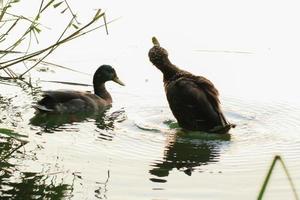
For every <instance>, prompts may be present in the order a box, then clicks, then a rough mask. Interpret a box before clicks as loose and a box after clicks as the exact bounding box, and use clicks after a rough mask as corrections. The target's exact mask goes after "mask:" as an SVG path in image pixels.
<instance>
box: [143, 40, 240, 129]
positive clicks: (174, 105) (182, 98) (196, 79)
mask: <svg viewBox="0 0 300 200" xmlns="http://www.w3.org/2000/svg"><path fill="white" fill-rule="evenodd" d="M152 43H153V47H152V48H151V49H150V50H149V52H148V57H149V60H150V62H151V63H152V64H153V65H154V66H155V67H156V68H157V69H158V70H160V71H161V72H162V74H163V83H164V89H165V94H166V97H167V101H168V103H169V107H170V109H171V111H172V113H173V115H174V117H175V118H176V120H177V122H178V125H179V126H180V127H181V128H183V129H186V130H188V131H202V132H206V133H219V134H226V133H228V132H229V130H230V129H231V128H234V127H235V125H234V124H231V123H229V122H228V121H227V120H226V118H225V116H224V114H223V112H222V109H221V106H220V99H219V92H218V90H217V89H216V87H215V86H214V84H213V83H212V82H211V81H210V80H208V79H207V78H205V77H203V76H197V75H194V74H192V73H190V72H188V71H185V70H182V69H180V68H179V67H177V66H176V65H174V64H173V63H172V62H171V61H170V59H169V54H168V51H167V50H166V49H164V48H163V47H161V46H160V43H159V42H158V40H157V39H156V38H155V37H153V38H152Z"/></svg>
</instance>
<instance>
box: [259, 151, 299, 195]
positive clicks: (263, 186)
mask: <svg viewBox="0 0 300 200" xmlns="http://www.w3.org/2000/svg"><path fill="white" fill-rule="evenodd" d="M277 161H279V162H280V163H281V165H282V167H283V169H284V172H285V174H286V176H287V178H288V180H289V183H290V185H291V187H292V190H293V193H294V197H295V199H296V200H299V197H298V194H297V191H296V189H295V185H294V183H293V181H292V178H291V176H290V174H289V171H288V169H287V167H286V165H285V164H284V162H283V160H282V158H281V157H280V156H279V155H276V156H275V157H274V159H273V161H272V164H271V166H270V169H269V171H268V173H267V176H266V178H265V180H264V183H263V185H262V187H261V190H260V192H259V195H258V198H257V199H258V200H262V198H263V195H264V193H265V191H266V188H267V185H268V183H269V180H270V177H271V175H272V173H273V169H274V166H275V164H276V162H277Z"/></svg>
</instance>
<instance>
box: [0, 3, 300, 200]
mask: <svg viewBox="0 0 300 200" xmlns="http://www.w3.org/2000/svg"><path fill="white" fill-rule="evenodd" d="M293 3H294V2H293V1H289V4H288V3H284V4H283V3H274V2H273V4H272V5H273V7H272V8H271V7H269V4H268V3H267V2H261V1H254V2H253V1H251V2H250V1H249V2H248V3H246V4H244V3H243V4H242V3H238V2H235V1H226V2H223V3H221V2H218V3H216V2H214V3H213V2H206V1H201V2H198V1H192V2H190V3H189V4H183V3H179V2H173V1H172V9H168V15H166V13H165V12H166V11H165V10H166V8H168V7H169V4H170V2H169V1H164V3H162V2H159V3H158V2H156V1H151V4H150V3H145V2H143V3H140V2H139V1H128V2H126V3H124V2H123V3H121V2H111V1H103V2H100V3H99V2H98V3H93V4H92V3H91V4H84V5H82V4H80V5H77V4H76V3H74V5H72V6H73V8H74V10H76V9H77V10H78V9H79V8H80V9H81V12H79V16H80V17H81V19H83V20H87V19H88V17H92V16H93V13H92V12H91V10H92V9H94V8H99V7H100V8H104V9H106V11H107V15H108V18H109V19H113V18H115V17H119V16H121V17H122V18H121V19H120V20H119V21H117V22H115V23H113V24H111V25H110V26H109V31H110V34H109V35H108V36H106V35H105V31H104V29H103V30H99V31H96V32H94V33H92V34H90V35H88V36H85V37H84V38H81V39H79V40H77V41H74V42H72V43H69V44H67V45H65V46H62V47H61V48H59V49H57V50H56V51H55V52H54V54H53V55H51V56H50V57H49V58H48V61H50V62H55V63H58V64H61V65H64V66H67V67H71V68H73V69H76V70H79V71H84V72H86V73H88V74H93V72H94V70H95V69H96V68H97V67H98V66H99V65H101V64H103V63H108V64H111V65H113V66H114V67H115V69H116V71H117V73H118V75H119V77H120V79H121V80H123V81H124V82H125V83H126V87H121V86H118V85H116V84H114V83H108V88H109V91H110V92H111V94H112V96H113V100H114V104H113V106H112V108H111V109H109V110H108V111H107V112H106V113H104V115H99V116H91V117H88V118H85V117H82V118H81V117H76V118H74V117H73V116H72V117H70V116H67V117H65V118H63V120H65V121H64V123H60V122H61V121H62V119H59V120H57V119H56V118H54V119H53V121H51V123H47V121H48V120H46V121H45V119H43V120H44V121H43V122H41V121H38V122H37V123H34V122H33V121H32V118H33V117H34V109H33V108H32V107H31V105H32V102H34V101H36V100H37V99H38V98H39V97H40V91H41V89H61V88H66V89H74V90H92V88H91V87H88V86H78V85H66V84H59V83H49V82H43V81H40V82H39V83H38V86H40V87H41V88H36V89H34V90H32V89H31V88H29V87H28V86H26V85H25V84H22V83H20V84H19V85H18V86H15V84H14V83H9V82H7V81H5V82H3V81H2V83H5V84H1V89H0V91H1V95H0V102H1V103H0V110H1V114H0V117H1V118H0V119H1V124H0V125H1V128H2V127H3V128H8V129H12V130H14V131H15V132H16V133H19V134H22V135H25V136H27V137H25V138H22V139H23V140H26V141H28V143H27V144H26V145H24V146H20V144H21V142H20V141H17V140H14V139H7V138H5V137H3V136H1V138H0V148H1V158H2V157H3V156H6V155H8V154H9V152H11V150H12V149H16V148H17V150H16V151H15V152H14V153H12V154H11V155H10V156H8V157H7V159H6V160H4V161H1V162H0V164H1V169H2V171H1V172H0V177H1V178H0V194H1V198H2V199H34V198H36V199H38V198H45V199H47V198H48V199H112V200H113V199H139V200H140V199H155V200H157V199H160V200H162V199H170V200H171V199H172V200H174V199H242V198H243V199H255V198H256V197H257V196H258V193H259V190H260V188H261V185H262V182H263V180H264V178H265V175H266V173H267V170H268V168H269V166H270V164H271V161H272V159H273V157H274V155H277V154H278V155H281V156H282V157H283V159H284V161H285V163H286V165H287V167H288V169H289V172H290V174H291V176H292V178H293V180H294V183H295V186H296V189H297V191H298V193H299V192H300V189H299V188H300V181H299V180H300V170H299V169H300V156H299V155H300V154H299V152H300V136H299V131H300V104H299V99H300V95H299V92H297V88H296V87H297V85H299V79H298V73H297V72H298V70H297V68H298V65H299V64H300V62H299V61H298V55H297V49H298V46H299V39H298V35H299V30H298V29H296V28H295V26H294V24H296V22H297V19H299V16H298V15H299V13H298V11H297V10H295V8H296V6H295V5H293ZM133 5H134V6H133ZM23 10H25V11H28V12H29V11H30V8H27V9H23ZM25 11H24V12H25ZM266 12H267V14H266ZM253 13H255V15H254V14H253ZM278 13H285V14H284V15H278ZM49 15H50V16H51V17H53V18H52V19H53V21H52V20H50V21H49V20H48V21H47V20H46V19H49V18H46V19H45V23H46V24H47V25H48V26H50V27H53V25H55V27H57V30H43V31H44V32H43V34H42V35H41V36H40V37H41V39H40V45H41V46H43V45H44V46H45V45H46V44H48V43H51V39H52V37H53V40H55V39H56V38H57V37H55V34H53V35H52V34H50V33H53V32H54V33H56V32H59V31H58V29H59V28H60V27H63V25H64V22H63V21H61V25H60V23H59V24H57V23H58V22H57V20H55V19H56V18H58V17H60V15H57V13H56V14H55V13H50V14H49ZM59 19H60V18H59ZM66 21H67V20H66ZM166 27H167V28H166ZM153 35H155V36H157V38H158V39H159V40H160V43H161V45H162V46H163V47H165V48H166V49H168V50H169V53H170V59H171V60H172V61H173V62H174V63H175V64H177V65H178V66H180V67H181V68H184V69H185V70H188V71H191V72H193V73H195V74H199V75H203V76H206V77H207V78H209V79H210V80H211V81H212V82H214V84H215V85H216V87H217V88H218V89H219V91H220V93H221V101H222V106H223V109H224V112H225V115H226V116H227V118H228V120H229V121H230V122H233V123H235V124H237V127H236V128H235V129H233V130H232V131H231V132H230V134H229V135H225V136H222V137H220V136H215V135H205V134H196V133H188V134H187V133H183V132H182V131H181V130H180V129H179V128H178V127H177V126H176V121H175V120H174V117H173V116H172V114H171V112H170V110H169V108H168V104H167V101H166V98H165V96H164V91H163V86H162V77H161V74H160V72H158V71H157V70H156V69H155V68H154V67H153V66H152V65H151V63H150V62H149V61H148V58H147V52H148V50H149V48H151V37H152V36H153ZM43 38H44V39H43ZM33 48H38V47H35V46H33ZM237 51H238V52H237ZM239 51H241V52H242V53H241V52H239ZM32 76H34V77H39V78H40V79H41V80H44V81H47V80H51V81H53V80H54V81H72V82H74V80H76V82H78V83H85V84H90V83H91V76H89V75H85V74H79V73H75V72H70V71H65V70H63V69H59V68H51V69H50V70H48V71H45V72H43V71H40V72H39V71H33V72H32ZM30 121H31V124H30ZM283 198H285V199H293V194H292V190H291V188H290V185H289V183H288V181H287V178H286V176H285V174H284V172H283V170H282V168H281V167H280V165H278V166H276V167H275V172H274V173H273V175H272V178H271V180H270V184H269V185H268V189H267V191H266V196H265V199H283Z"/></svg>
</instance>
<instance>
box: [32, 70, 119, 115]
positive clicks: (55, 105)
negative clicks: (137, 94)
mask: <svg viewBox="0 0 300 200" xmlns="http://www.w3.org/2000/svg"><path fill="white" fill-rule="evenodd" d="M106 81H114V82H116V83H118V84H120V85H122V86H124V83H123V82H122V81H121V80H120V79H119V78H118V76H117V73H116V71H115V69H114V68H112V67H111V66H110V65H102V66H100V67H99V68H98V69H97V70H96V72H95V74H94V77H93V86H94V94H93V93H91V92H81V91H72V90H54V91H45V92H44V93H43V95H42V96H43V98H42V99H41V100H40V101H38V102H37V104H36V105H35V106H34V107H35V108H36V109H37V110H38V111H39V112H47V113H62V114H68V113H77V112H88V113H89V112H93V113H97V112H101V111H103V110H105V109H106V108H107V107H108V106H110V105H111V103H112V98H111V95H110V94H109V92H108V91H107V90H106V88H105V82H106Z"/></svg>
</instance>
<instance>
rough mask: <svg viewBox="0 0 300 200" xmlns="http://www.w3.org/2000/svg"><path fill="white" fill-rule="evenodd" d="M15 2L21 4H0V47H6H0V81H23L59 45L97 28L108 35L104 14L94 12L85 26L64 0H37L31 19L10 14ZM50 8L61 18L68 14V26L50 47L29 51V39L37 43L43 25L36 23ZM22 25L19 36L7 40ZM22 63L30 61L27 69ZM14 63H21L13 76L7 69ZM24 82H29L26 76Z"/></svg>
mask: <svg viewBox="0 0 300 200" xmlns="http://www.w3.org/2000/svg"><path fill="white" fill-rule="evenodd" d="M19 2H21V0H7V1H4V0H1V1H0V7H1V9H0V45H1V46H3V45H4V43H5V42H6V44H5V46H6V47H1V50H0V60H1V62H0V70H1V71H3V72H4V73H5V74H6V76H4V77H1V79H13V80H24V75H26V74H28V72H30V71H31V70H32V69H33V68H35V67H36V66H37V65H38V64H40V63H42V62H45V61H44V60H45V58H47V57H48V56H49V55H50V54H51V53H52V52H53V51H54V50H55V49H56V48H58V47H59V46H61V45H62V44H65V43H67V42H70V41H71V40H73V39H76V38H78V37H81V36H83V35H85V34H87V33H89V32H92V31H94V30H96V29H99V28H101V27H105V28H106V32H107V33H108V29H107V24H108V23H110V22H112V21H110V22H106V15H105V12H102V11H101V9H98V10H97V11H96V13H95V15H94V17H93V18H92V19H91V20H90V21H89V22H88V23H86V24H81V23H80V22H79V20H78V19H77V16H76V15H75V14H74V12H73V10H72V9H71V7H70V5H69V4H68V1H67V0H60V1H56V0H48V1H46V0H40V4H39V9H38V11H37V13H36V14H34V17H27V16H23V15H20V14H15V13H13V12H11V11H10V10H11V9H12V8H13V7H14V6H16V4H18V3H19ZM52 8H53V9H60V10H59V11H60V13H61V14H62V15H64V16H63V17H65V15H66V13H69V14H71V15H69V16H71V17H70V20H69V23H68V24H66V26H65V29H64V30H63V32H62V33H61V34H60V35H59V37H58V39H57V40H56V41H54V42H53V43H52V44H50V45H49V46H47V47H45V48H42V49H40V50H37V51H31V48H30V47H31V45H32V39H33V38H35V40H36V42H37V43H38V35H39V34H40V33H41V32H42V31H43V29H44V28H45V26H44V25H42V24H41V23H40V19H41V18H42V16H43V15H44V13H46V12H47V11H48V10H50V9H52ZM99 19H103V21H104V23H103V24H100V25H97V26H96V25H95V24H96V22H97V21H99ZM24 26H25V27H26V28H25V30H24V32H23V34H21V35H20V36H18V37H17V38H14V39H11V38H9V36H10V35H11V34H12V33H13V32H14V31H16V30H18V31H19V30H20V28H19V27H24ZM19 32H20V31H19ZM69 32H70V33H69ZM67 33H68V34H67ZM7 41H9V42H7ZM26 42H27V44H26ZM25 61H30V63H31V65H30V66H28V63H25ZM17 64H23V72H22V73H19V74H17V73H16V72H15V71H14V70H13V69H12V68H11V67H12V66H15V65H17ZM28 82H29V83H30V77H29V81H28Z"/></svg>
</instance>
